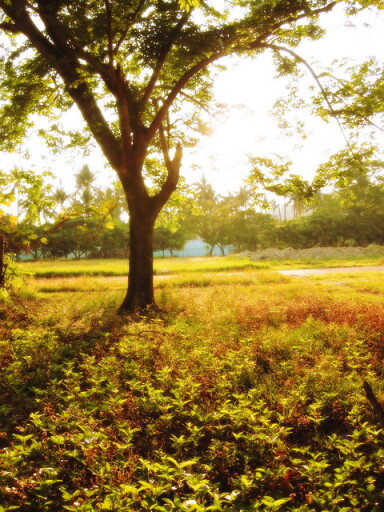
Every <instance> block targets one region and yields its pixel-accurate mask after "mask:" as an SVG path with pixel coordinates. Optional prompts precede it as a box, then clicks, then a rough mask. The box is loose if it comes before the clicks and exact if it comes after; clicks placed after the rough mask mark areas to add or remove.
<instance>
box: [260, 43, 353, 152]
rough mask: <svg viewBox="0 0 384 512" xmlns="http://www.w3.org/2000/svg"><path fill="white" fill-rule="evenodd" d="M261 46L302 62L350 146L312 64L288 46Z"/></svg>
mask: <svg viewBox="0 0 384 512" xmlns="http://www.w3.org/2000/svg"><path fill="white" fill-rule="evenodd" d="M259 46H261V47H263V48H269V49H271V50H273V51H274V52H277V53H280V52H285V53H288V54H289V55H291V56H292V57H293V58H294V59H295V60H297V61H298V62H300V63H301V64H303V65H304V66H305V67H306V68H307V69H308V71H309V72H310V74H311V75H312V77H313V79H314V80H315V82H316V84H317V86H318V87H319V89H320V92H321V94H322V96H323V98H324V100H325V102H326V104H327V105H328V108H329V110H330V112H331V114H332V117H333V118H334V119H335V120H336V122H337V124H338V126H339V129H340V132H341V134H342V135H343V138H344V140H345V142H346V144H347V145H348V146H350V143H349V140H348V138H347V136H346V134H345V131H344V128H343V125H342V124H341V122H340V120H339V118H338V116H337V114H336V112H335V110H334V108H333V106H332V104H331V102H330V101H329V98H328V94H327V91H326V90H325V89H324V87H323V85H322V83H321V82H320V79H319V77H318V75H317V74H316V72H315V70H314V69H313V68H312V66H311V65H310V64H309V62H308V61H306V60H305V59H304V58H303V57H301V56H300V55H298V54H297V53H296V52H294V51H293V50H291V49H290V48H286V47H285V46H280V45H276V44H265V43H263V44H261V45H259Z"/></svg>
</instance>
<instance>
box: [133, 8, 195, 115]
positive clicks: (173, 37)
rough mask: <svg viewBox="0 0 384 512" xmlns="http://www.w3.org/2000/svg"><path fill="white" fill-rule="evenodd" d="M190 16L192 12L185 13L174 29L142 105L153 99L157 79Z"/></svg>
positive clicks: (142, 99)
mask: <svg viewBox="0 0 384 512" xmlns="http://www.w3.org/2000/svg"><path fill="white" fill-rule="evenodd" d="M190 16H191V12H185V13H184V15H183V16H182V18H181V19H180V20H179V22H178V23H177V24H176V26H175V27H174V29H173V30H172V31H171V33H170V37H169V39H168V41H167V44H166V45H165V47H164V50H163V52H162V55H161V57H160V58H159V60H158V62H157V65H156V67H155V69H154V70H153V73H152V76H151V78H150V79H149V82H148V84H147V86H146V88H145V90H144V94H143V97H142V98H141V100H140V103H141V105H142V106H143V105H145V103H146V102H147V101H148V99H149V98H150V97H151V94H152V92H153V89H154V87H155V85H156V82H157V79H158V78H159V75H160V71H161V70H162V68H163V66H164V63H165V60H166V58H167V55H168V54H169V52H170V51H171V49H172V46H173V44H174V42H175V41H176V39H177V38H178V36H179V35H180V33H181V31H182V29H183V27H184V25H185V24H186V23H187V21H188V19H189V18H190Z"/></svg>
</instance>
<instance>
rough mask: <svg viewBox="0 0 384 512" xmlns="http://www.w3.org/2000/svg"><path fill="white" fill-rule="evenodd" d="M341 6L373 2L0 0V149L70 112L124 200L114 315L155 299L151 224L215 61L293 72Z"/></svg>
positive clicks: (204, 98)
mask: <svg viewBox="0 0 384 512" xmlns="http://www.w3.org/2000/svg"><path fill="white" fill-rule="evenodd" d="M337 4H345V5H346V8H347V9H349V11H353V10H354V9H358V8H360V7H365V6H369V5H377V6H380V4H381V1H380V0H370V1H367V0H356V1H348V2H347V1H344V0H331V1H328V0H300V1H297V0H295V1H293V0H257V1H249V0H223V1H222V2H219V3H217V2H213V1H212V0H210V1H208V2H199V3H198V4H197V2H195V1H194V0H191V1H190V2H187V1H185V0H183V1H182V2H178V1H175V0H156V1H153V0H150V1H149V0H136V1H132V2H127V1H126V0H78V1H76V2H74V1H69V0H51V1H49V2H48V1H46V0H0V28H1V29H2V30H3V32H4V33H5V34H7V35H8V36H9V42H8V43H7V44H6V45H5V46H6V48H5V52H4V54H3V56H2V61H3V62H2V64H3V66H2V73H1V82H0V88H1V90H2V100H1V109H0V135H1V137H0V138H1V140H2V146H3V148H6V149H12V148H14V146H15V143H16V142H18V141H19V140H20V139H21V138H23V136H25V135H26V133H27V129H28V126H30V125H31V124H33V122H34V121H35V120H36V116H37V115H51V116H52V115H55V113H57V111H62V110H65V109H68V108H69V107H70V106H71V105H72V104H76V105H77V107H78V109H79V110H80V112H81V114H82V116H83V118H84V120H85V123H86V125H87V128H88V130H89V132H90V133H91V134H92V137H93V138H94V140H95V141H96V142H97V144H98V145H99V146H100V148H101V149H102V151H103V153H104V155H105V156H106V158H107V160H108V162H109V164H110V165H111V167H112V168H113V169H114V170H115V171H116V172H117V174H118V176H119V178H120V180H121V183H122V186H123V189H124V192H125V195H126V198H127V203H128V210H129V215H130V230H131V233H130V270H129V286H128V292H127V296H126V298H125V300H124V302H123V304H122V306H121V311H122V312H132V311H137V310H143V309H145V308H147V307H148V306H151V305H153V304H154V295H153V280H152V276H153V271H152V249H153V227H154V222H155V220H156V217H157V216H158V214H159V212H160V210H161V209H162V207H163V206H164V204H165V203H166V202H167V200H168V199H169V197H170V195H171V194H172V192H173V191H174V190H175V189H176V187H177V183H178V179H179V171H180V166H181V160H182V147H183V145H185V144H188V143H189V142H190V136H191V128H192V129H195V128H199V127H200V126H201V119H200V118H199V116H198V112H199V111H201V110H202V109H205V108H207V107H208V106H209V105H210V104H212V102H213V101H214V98H213V97H212V87H211V85H212V81H213V76H214V71H215V69H217V66H216V65H217V64H218V63H219V62H220V61H221V60H222V59H223V58H224V57H226V56H230V55H240V56H241V55H252V56H257V55H258V54H260V53H261V52H263V51H266V50H270V51H273V52H274V54H275V57H276V63H277V66H278V69H279V71H280V72H281V73H290V72H293V71H294V67H295V61H296V60H297V59H296V57H295V54H294V53H292V49H293V48H295V47H296V46H297V45H298V44H299V43H300V41H302V40H303V39H305V38H309V39H318V38H319V37H321V36H322V35H323V32H324V31H323V29H322V27H321V23H320V22H321V19H322V18H321V15H322V14H323V13H326V12H329V11H331V10H332V9H333V8H334V7H335V6H336V5H337ZM71 135H72V136H73V137H74V139H75V140H76V137H78V135H77V134H76V133H75V132H73V133H72V134H71ZM172 150H173V153H172V154H171V152H172ZM159 154H161V155H162V160H163V163H162V165H160V166H155V167H156V168H155V170H154V169H153V165H150V158H148V157H151V156H153V155H159ZM153 183H155V185H156V186H155V187H153Z"/></svg>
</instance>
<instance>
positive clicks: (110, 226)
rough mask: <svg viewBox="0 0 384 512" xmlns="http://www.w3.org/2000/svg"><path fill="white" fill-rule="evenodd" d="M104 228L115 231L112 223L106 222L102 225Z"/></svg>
mask: <svg viewBox="0 0 384 512" xmlns="http://www.w3.org/2000/svg"><path fill="white" fill-rule="evenodd" d="M104 226H105V227H106V228H107V229H115V225H114V223H113V222H106V223H105V224H104Z"/></svg>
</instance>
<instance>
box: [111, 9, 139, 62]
mask: <svg viewBox="0 0 384 512" xmlns="http://www.w3.org/2000/svg"><path fill="white" fill-rule="evenodd" d="M146 1H147V0H140V2H139V5H138V6H137V7H136V9H135V10H134V12H133V13H132V15H131V16H130V19H129V20H127V22H126V27H125V30H124V32H123V33H122V35H121V36H120V39H119V40H118V41H117V43H116V46H115V48H114V49H113V53H114V55H116V53H117V52H118V51H119V49H120V46H121V45H122V44H123V42H124V40H125V38H126V37H127V34H128V32H129V29H130V28H131V27H132V24H133V23H134V21H135V19H136V18H137V16H138V15H139V14H140V12H141V10H142V8H143V7H144V4H145V2H146Z"/></svg>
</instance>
